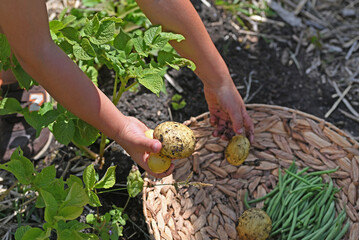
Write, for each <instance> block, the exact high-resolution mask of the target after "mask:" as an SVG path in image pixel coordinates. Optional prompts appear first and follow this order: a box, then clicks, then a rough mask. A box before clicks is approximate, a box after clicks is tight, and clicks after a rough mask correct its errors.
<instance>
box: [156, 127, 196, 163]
mask: <svg viewBox="0 0 359 240" xmlns="http://www.w3.org/2000/svg"><path fill="white" fill-rule="evenodd" d="M153 138H154V139H158V140H159V141H160V142H161V143H162V149H161V153H162V154H163V155H165V156H167V157H168V158H171V159H180V158H186V157H189V156H191V155H192V153H193V152H194V147H195V144H196V137H195V136H194V133H193V131H192V130H191V129H190V128H189V127H187V126H186V125H184V124H182V123H178V122H172V121H167V122H163V123H161V124H159V125H158V126H157V127H156V128H155V129H154V132H153Z"/></svg>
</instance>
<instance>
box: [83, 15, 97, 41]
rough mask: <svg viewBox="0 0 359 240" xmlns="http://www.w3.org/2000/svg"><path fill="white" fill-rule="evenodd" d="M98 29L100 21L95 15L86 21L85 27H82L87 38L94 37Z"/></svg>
mask: <svg viewBox="0 0 359 240" xmlns="http://www.w3.org/2000/svg"><path fill="white" fill-rule="evenodd" d="M99 27H100V21H99V19H98V16H97V14H96V15H95V16H94V17H93V18H92V19H91V20H89V19H87V20H86V25H85V27H84V33H85V34H86V35H87V36H94V35H95V34H96V32H97V31H98V29H99Z"/></svg>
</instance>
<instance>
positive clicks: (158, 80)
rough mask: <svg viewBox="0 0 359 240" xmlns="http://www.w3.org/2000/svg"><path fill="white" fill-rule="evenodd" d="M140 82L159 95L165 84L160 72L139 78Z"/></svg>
mask: <svg viewBox="0 0 359 240" xmlns="http://www.w3.org/2000/svg"><path fill="white" fill-rule="evenodd" d="M138 82H139V83H140V84H142V85H143V86H144V87H146V88H147V89H149V90H150V91H151V92H153V93H155V94H156V95H157V96H159V94H160V91H161V89H162V85H163V79H162V77H161V75H159V74H155V73H154V74H148V75H145V76H143V77H139V78H138Z"/></svg>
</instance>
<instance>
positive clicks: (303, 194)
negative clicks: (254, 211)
mask: <svg viewBox="0 0 359 240" xmlns="http://www.w3.org/2000/svg"><path fill="white" fill-rule="evenodd" d="M308 170H309V167H307V168H304V169H302V170H300V171H298V168H297V166H296V165H295V162H293V164H291V166H290V167H289V168H288V169H285V170H284V171H285V173H286V174H283V175H282V173H281V171H278V184H277V186H276V187H275V188H274V189H273V190H272V191H271V192H269V193H268V194H267V195H265V196H263V197H261V198H257V199H254V200H251V201H248V200H247V197H248V193H246V196H245V202H244V204H245V205H246V207H247V208H250V207H251V206H250V204H253V203H257V202H261V201H265V202H264V207H263V210H264V211H266V213H267V214H268V215H269V216H270V218H271V219H272V231H271V235H270V236H271V239H286V240H290V239H292V240H293V239H301V240H316V239H323V240H324V239H325V240H329V239H335V240H339V239H341V238H342V237H343V236H344V235H345V234H346V232H347V231H348V229H349V225H350V222H349V219H348V220H347V222H346V223H345V224H344V221H345V219H346V211H345V208H344V209H343V210H342V211H340V213H338V214H337V213H336V210H335V201H336V198H335V196H334V195H335V194H336V193H337V192H339V189H338V188H335V187H334V186H333V181H332V179H330V181H329V182H328V183H325V182H324V181H323V178H322V175H323V174H329V173H333V172H335V171H336V170H337V169H331V170H326V171H313V172H307V171H308ZM343 225H344V226H343Z"/></svg>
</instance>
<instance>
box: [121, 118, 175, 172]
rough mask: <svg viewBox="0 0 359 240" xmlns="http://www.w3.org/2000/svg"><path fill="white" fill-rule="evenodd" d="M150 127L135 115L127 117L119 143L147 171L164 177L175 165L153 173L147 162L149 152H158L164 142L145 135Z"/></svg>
mask: <svg viewBox="0 0 359 240" xmlns="http://www.w3.org/2000/svg"><path fill="white" fill-rule="evenodd" d="M147 130H148V127H147V126H146V125H145V124H143V123H142V122H141V121H139V120H138V119H136V118H134V117H126V125H125V127H124V129H123V131H122V132H121V136H120V140H119V142H118V143H119V144H120V145H121V146H122V147H123V148H124V149H125V150H126V152H127V153H128V154H130V156H131V158H132V159H133V160H134V161H135V162H136V163H137V164H138V165H140V166H141V168H143V169H144V170H145V171H146V172H148V173H149V174H151V175H152V176H154V177H156V178H163V177H166V176H168V175H170V174H171V173H172V172H173V169H174V165H173V164H171V166H170V168H169V169H168V170H167V171H166V172H164V173H160V174H157V173H153V172H152V171H151V170H150V169H149V167H148V164H147V161H148V156H149V152H153V153H157V152H159V151H160V150H161V148H162V144H161V142H160V141H158V140H156V139H150V138H148V137H146V136H145V132H146V131H147Z"/></svg>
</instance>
